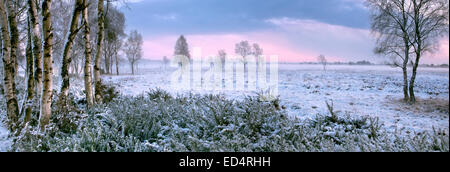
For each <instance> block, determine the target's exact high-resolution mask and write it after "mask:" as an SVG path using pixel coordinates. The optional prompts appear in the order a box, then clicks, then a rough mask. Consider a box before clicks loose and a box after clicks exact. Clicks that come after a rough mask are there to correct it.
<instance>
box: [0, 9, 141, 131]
mask: <svg viewBox="0 0 450 172" xmlns="http://www.w3.org/2000/svg"><path fill="white" fill-rule="evenodd" d="M113 3H114V0H70V1H52V0H43V1H41V0H0V28H1V34H0V35H1V36H0V40H1V41H0V42H1V52H0V54H1V56H2V59H3V63H2V68H3V70H2V75H3V84H2V85H3V90H4V93H3V94H4V96H5V98H6V105H7V109H6V110H7V120H8V127H9V129H10V130H11V131H15V130H17V129H18V128H19V127H20V126H23V125H24V124H26V123H27V122H29V121H30V118H31V116H32V114H33V112H34V111H38V112H37V113H38V114H37V115H38V117H39V127H40V129H41V131H44V130H45V127H46V126H47V125H48V124H49V121H50V117H51V116H52V102H56V105H57V107H58V108H59V109H66V108H67V106H69V100H68V96H69V88H70V76H71V74H76V75H79V74H80V73H84V76H83V79H84V89H85V96H86V103H87V108H89V107H92V106H93V105H94V104H101V103H102V94H101V92H102V90H101V89H102V79H101V75H102V74H112V73H113V64H115V66H116V69H115V72H116V74H117V75H119V62H120V57H119V56H120V52H121V51H123V52H124V53H123V54H125V56H127V57H128V59H129V61H130V62H131V61H133V63H132V65H134V64H135V63H136V61H137V60H138V59H140V58H141V56H142V53H141V51H142V48H141V46H142V36H141V35H140V34H139V33H138V32H137V31H132V33H131V35H132V36H130V37H129V38H128V40H125V38H126V37H127V35H126V34H125V16H124V14H123V13H122V12H120V11H119V10H118V8H117V7H116V6H115V5H114V4H113ZM136 37H139V38H140V39H136ZM136 42H138V43H136ZM130 59H133V60H130ZM21 61H24V62H23V65H20V64H21ZM102 64H103V66H102ZM20 67H22V68H23V69H24V72H25V75H24V77H25V80H26V82H25V84H26V93H25V94H26V95H25V98H24V99H25V100H23V101H22V102H23V103H19V100H18V97H17V88H16V85H17V84H18V83H16V79H17V77H18V73H19V68H20ZM133 73H134V72H133ZM58 74H59V75H58ZM54 76H58V77H60V78H61V81H60V85H58V87H59V92H58V93H57V96H56V95H53V94H55V93H54V91H53V90H54V88H53V86H54V82H55V81H54ZM54 97H57V98H56V99H57V100H53V99H54Z"/></svg>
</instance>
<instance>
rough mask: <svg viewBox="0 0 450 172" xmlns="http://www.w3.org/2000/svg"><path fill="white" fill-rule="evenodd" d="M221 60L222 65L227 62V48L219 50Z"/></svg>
mask: <svg viewBox="0 0 450 172" xmlns="http://www.w3.org/2000/svg"><path fill="white" fill-rule="evenodd" d="M218 54H219V58H220V61H222V65H223V64H225V59H226V58H227V53H226V52H225V50H219V52H218Z"/></svg>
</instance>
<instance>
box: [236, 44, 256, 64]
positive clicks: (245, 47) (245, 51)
mask: <svg viewBox="0 0 450 172" xmlns="http://www.w3.org/2000/svg"><path fill="white" fill-rule="evenodd" d="M234 52H235V53H236V54H238V55H240V56H241V57H242V58H243V60H244V63H246V62H247V61H246V59H245V58H246V57H247V56H249V55H251V54H252V47H250V44H249V43H248V41H241V42H239V43H237V44H236V46H235V49H234Z"/></svg>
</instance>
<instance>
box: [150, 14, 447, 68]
mask: <svg viewBox="0 0 450 172" xmlns="http://www.w3.org/2000/svg"><path fill="white" fill-rule="evenodd" d="M265 22H266V23H270V24H272V25H274V26H275V28H274V29H265V30H258V31H252V32H245V33H213V34H187V35H185V37H186V39H187V41H188V43H189V45H190V50H192V49H193V47H199V48H201V49H202V52H203V56H207V55H216V54H217V52H218V50H220V49H224V50H225V51H226V52H227V53H228V54H231V55H234V54H235V53H234V46H235V44H236V43H238V42H240V41H243V40H248V41H249V42H250V43H258V44H259V45H260V46H261V47H262V48H263V50H264V55H266V56H270V55H278V56H279V58H280V61H284V62H310V61H316V57H317V56H319V55H320V54H324V55H325V56H326V57H327V59H328V60H329V61H331V62H333V61H341V62H348V61H360V60H369V61H371V62H377V63H381V62H384V61H386V60H387V59H388V58H384V57H380V56H377V55H374V54H373V48H374V46H375V40H374V38H373V35H372V34H371V33H370V30H368V29H358V28H351V27H345V26H340V25H332V24H327V23H322V22H318V21H315V20H302V19H293V18H287V17H283V18H272V19H267V20H265ZM178 37H179V35H173V34H169V35H158V36H152V37H146V38H145V41H144V56H145V57H146V58H150V59H155V60H160V59H162V57H163V56H168V57H171V56H172V55H173V51H174V50H173V48H174V45H175V42H176V40H177V38H178ZM448 44H449V43H448V38H447V40H446V39H443V40H442V41H441V42H440V49H439V51H437V52H436V53H434V54H431V55H427V56H426V57H425V58H424V59H423V60H422V62H423V63H448V54H449V53H448V51H449V50H448Z"/></svg>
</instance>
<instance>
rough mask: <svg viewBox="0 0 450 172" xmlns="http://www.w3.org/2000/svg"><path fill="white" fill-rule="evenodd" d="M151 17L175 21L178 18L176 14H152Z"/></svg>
mask: <svg viewBox="0 0 450 172" xmlns="http://www.w3.org/2000/svg"><path fill="white" fill-rule="evenodd" d="M153 17H154V18H156V19H158V20H165V21H175V20H177V18H178V16H177V15H176V14H153Z"/></svg>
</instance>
